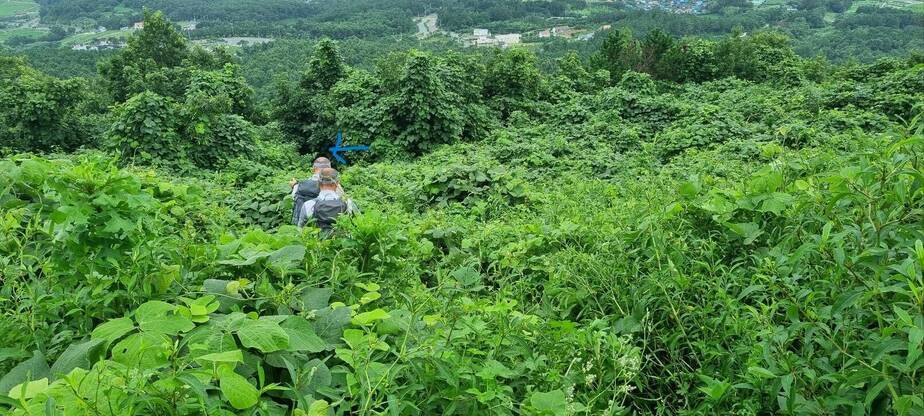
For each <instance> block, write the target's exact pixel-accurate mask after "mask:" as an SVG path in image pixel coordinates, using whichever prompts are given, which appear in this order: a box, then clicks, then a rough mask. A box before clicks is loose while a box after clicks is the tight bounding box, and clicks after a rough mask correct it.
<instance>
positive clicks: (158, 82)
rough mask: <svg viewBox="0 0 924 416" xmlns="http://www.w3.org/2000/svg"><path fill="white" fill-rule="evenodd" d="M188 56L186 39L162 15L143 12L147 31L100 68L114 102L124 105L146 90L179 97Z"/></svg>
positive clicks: (142, 32)
mask: <svg viewBox="0 0 924 416" xmlns="http://www.w3.org/2000/svg"><path fill="white" fill-rule="evenodd" d="M188 55H189V50H188V46H187V43H186V39H185V38H183V36H182V35H181V34H180V33H179V32H178V31H177V30H176V28H175V27H174V26H173V24H172V23H170V22H169V21H168V20H167V18H166V17H164V15H163V13H161V12H159V11H158V12H152V11H150V10H147V9H145V11H144V28H143V29H142V30H140V31H138V32H137V33H135V34H133V35H132V36H130V37H129V38H128V42H127V45H126V46H125V48H124V49H123V50H122V51H120V52H119V53H117V54H115V55H114V56H113V57H112V58H110V59H109V60H107V61H104V62H102V63H101V64H100V65H99V72H100V75H101V76H102V77H103V78H104V79H106V80H107V82H108V85H109V92H110V94H111V95H112V97H113V99H115V100H116V101H119V102H122V101H125V100H127V99H128V98H129V97H131V96H132V95H134V94H137V93H139V92H142V91H145V90H155V91H157V92H158V93H160V94H162V95H168V96H173V97H177V96H178V95H180V94H182V91H183V90H184V88H183V85H184V84H185V82H187V81H188V73H186V71H183V70H182V68H180V67H181V64H182V63H183V61H184V59H186V58H187V56H188Z"/></svg>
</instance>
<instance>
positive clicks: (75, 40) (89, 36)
mask: <svg viewBox="0 0 924 416" xmlns="http://www.w3.org/2000/svg"><path fill="white" fill-rule="evenodd" d="M130 33H132V31H130V30H107V31H105V32H92V33H78V34H76V35H73V36H68V37H66V38H64V39H63V40H62V41H61V45H63V46H71V45H76V44H80V43H87V42H92V41H94V40H97V39H114V38H120V37H121V38H127V37H128V35H129V34H130Z"/></svg>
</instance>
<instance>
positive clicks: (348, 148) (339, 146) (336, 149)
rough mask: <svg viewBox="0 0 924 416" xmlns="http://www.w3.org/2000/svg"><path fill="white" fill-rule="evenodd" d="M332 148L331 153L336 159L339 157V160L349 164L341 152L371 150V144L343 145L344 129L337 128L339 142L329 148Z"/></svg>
mask: <svg viewBox="0 0 924 416" xmlns="http://www.w3.org/2000/svg"><path fill="white" fill-rule="evenodd" d="M327 150H330V154H332V155H333V156H334V159H337V161H338V162H340V163H343V164H344V165H345V164H347V161H346V159H344V158H343V156H340V152H351V151H354V150H369V146H365V145H359V146H343V131H342V130H337V144H335V145H334V146H333V147H331V148H329V149H327Z"/></svg>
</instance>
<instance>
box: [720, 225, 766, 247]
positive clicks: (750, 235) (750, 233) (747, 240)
mask: <svg viewBox="0 0 924 416" xmlns="http://www.w3.org/2000/svg"><path fill="white" fill-rule="evenodd" d="M727 225H728V228H729V229H731V230H732V231H734V232H735V234H738V235H739V236H740V237H741V238H743V239H744V244H751V243H753V242H754V240H756V239H757V237H759V236H760V235H761V234H763V231H761V230H760V226H759V225H757V224H755V223H753V222H740V223H729V224H727Z"/></svg>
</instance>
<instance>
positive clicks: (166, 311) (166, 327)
mask: <svg viewBox="0 0 924 416" xmlns="http://www.w3.org/2000/svg"><path fill="white" fill-rule="evenodd" d="M135 320H137V321H138V326H139V327H140V328H141V330H142V331H145V332H150V333H155V334H166V335H176V334H178V333H180V332H186V331H189V330H191V329H193V328H195V326H196V325H195V324H194V323H193V322H192V321H191V320H190V319H189V318H187V317H185V316H182V315H180V314H178V313H176V306H174V305H171V304H169V303H166V302H161V301H157V300H152V301H149V302H146V303H144V304H142V305H141V306H139V307H138V309H137V310H136V311H135Z"/></svg>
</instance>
